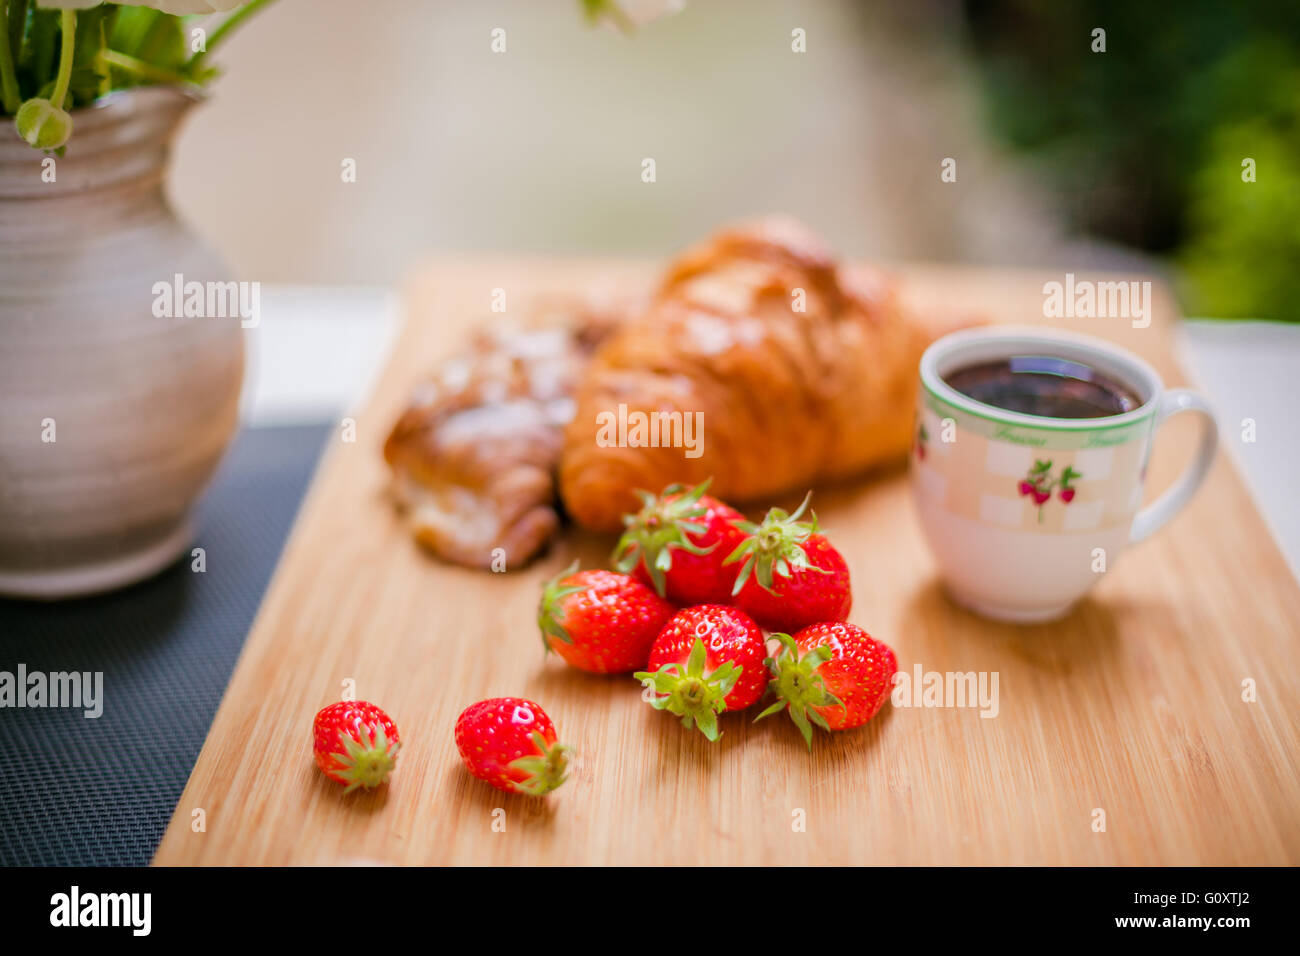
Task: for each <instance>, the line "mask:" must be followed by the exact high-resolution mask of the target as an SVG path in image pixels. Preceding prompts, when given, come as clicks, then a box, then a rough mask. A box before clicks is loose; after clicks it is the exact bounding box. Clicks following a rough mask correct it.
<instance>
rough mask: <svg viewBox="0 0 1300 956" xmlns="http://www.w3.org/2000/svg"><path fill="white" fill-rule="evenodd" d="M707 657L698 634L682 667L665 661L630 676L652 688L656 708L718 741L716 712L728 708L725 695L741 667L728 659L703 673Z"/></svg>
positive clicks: (739, 673) (730, 688)
mask: <svg viewBox="0 0 1300 956" xmlns="http://www.w3.org/2000/svg"><path fill="white" fill-rule="evenodd" d="M707 658H708V652H707V651H705V649H704V642H703V641H701V640H700V639H699V638H698V637H697V638H696V639H695V643H694V644H693V645H692V646H691V653H690V656H689V657H688V658H687V659H686V666H685V667H684V668H683V667H682V665H681V664H676V663H673V664H664V665H663V666H662V667H660V668H659V670H657V671H653V672H651V671H638V672H637V673H635V674H633V675H632V676H633V677H635V678H636V679H637V680H639V681H640V682H641V683H642V685H643V686H645V687H646V688H651V689H653V690H654V691H655V696H653V697H651V698H650V701H649V703H650V706H652V707H654V708H655V710H666V711H668V712H669V713H670V714H675V715H677V716H678V717H680V718H681V719H682V726H684V727H686V728H687V729H688V730H689V729H690V728H692V727H696V728H698V729H699V731H700V733H702V734H704V736H705V737H707V738H708V739H709V740H717V739H718V736H719V732H718V715H719V714H721V713H722V712H723V711H724V710H726V709H727V700H726V698H727V695H728V694H730V693H731V690H732V688H733V687H735V686H736V681H738V680H740V675H741V674H742V673H743V672H744V668H743V667H740V666H738V665H737V664H735V663H733V662H731V661H727V662H726V663H725V664H723V665H722V666H720V667H718V668H715V669H714V670H713V671H711V672H710V673H708V674H706V673H705V672H704V665H705V663H706V661H707Z"/></svg>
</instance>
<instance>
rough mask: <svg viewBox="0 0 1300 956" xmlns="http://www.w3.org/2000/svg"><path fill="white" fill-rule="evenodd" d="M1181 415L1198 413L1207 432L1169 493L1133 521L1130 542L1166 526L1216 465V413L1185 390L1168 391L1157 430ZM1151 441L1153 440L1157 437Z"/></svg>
mask: <svg viewBox="0 0 1300 956" xmlns="http://www.w3.org/2000/svg"><path fill="white" fill-rule="evenodd" d="M1180 412H1197V413H1199V414H1200V415H1201V416H1202V417H1203V418H1204V419H1205V430H1204V431H1202V432H1201V444H1200V447H1199V448H1197V450H1196V458H1195V459H1194V460H1193V461H1192V463H1191V464H1190V465H1189V466H1188V467H1187V470H1186V471H1184V472H1183V473H1182V475H1181V476H1179V478H1178V480H1177V481H1176V482H1174V484H1173V486H1172V487H1170V489H1169V490H1168V491H1166V492H1165V493H1164V494H1163V495H1161V496H1160V497H1159V498H1157V499H1156V500H1155V501H1153V502H1151V504H1149V505H1147V506H1146V507H1145V508H1143V509H1142V510H1141V511H1139V512H1138V513H1137V516H1136V517H1134V519H1133V529H1132V531H1131V532H1130V533H1129V541H1130V542H1137V541H1141V540H1142V539H1143V538H1148V537H1150V536H1151V535H1152V533H1154V532H1155V531H1158V530H1159V529H1160V528H1162V527H1164V525H1165V523H1166V522H1167V521H1168V520H1169V519H1170V518H1172V517H1173V516H1174V515H1176V514H1177V513H1178V512H1179V511H1181V510H1182V507H1183V505H1185V504H1187V502H1188V501H1190V500H1191V498H1192V495H1194V494H1196V489H1197V488H1199V487H1201V482H1202V481H1204V480H1205V476H1206V474H1208V473H1209V470H1210V465H1211V464H1213V463H1214V452H1215V449H1216V448H1218V446H1219V426H1218V424H1217V423H1216V422H1215V421H1214V411H1213V410H1212V409H1211V408H1210V405H1209V403H1208V402H1206V400H1205V399H1203V398H1201V396H1200V395H1197V394H1196V393H1195V392H1192V391H1189V390H1187V389H1185V388H1173V389H1170V390H1169V391H1167V392H1165V394H1164V395H1163V396H1162V397H1161V399H1160V407H1159V409H1157V411H1156V421H1155V426H1154V427H1155V428H1156V429H1158V428H1159V427H1160V426H1161V425H1162V424H1163V423H1164V422H1165V420H1166V419H1168V418H1171V417H1172V416H1174V415H1177V414H1179V413H1180ZM1152 440H1153V441H1154V436H1153V439H1152Z"/></svg>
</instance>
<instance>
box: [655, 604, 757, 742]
mask: <svg viewBox="0 0 1300 956" xmlns="http://www.w3.org/2000/svg"><path fill="white" fill-rule="evenodd" d="M766 653H767V648H766V646H765V645H764V644H763V632H762V631H760V630H759V628H758V625H757V624H755V623H754V622H753V620H752V619H751V618H750V617H749V615H748V614H746V613H745V612H744V611H741V610H738V609H737V608H734V607H726V606H724V605H721V604H702V605H700V606H698V607H688V608H685V609H684V610H681V611H678V612H677V613H676V614H674V615H673V618H672V620H670V621H669V622H668V624H667V625H665V627H664V629H663V633H661V634H660V635H659V637H658V638H657V639H656V640H655V643H654V647H652V648H651V649H650V663H649V664H648V665H647V666H648V670H644V671H639V672H638V673H637V674H635V675H634V676H635V677H636V679H637V680H639V681H641V683H642V684H643V685H645V687H646V689H647V690H650V689H653V690H654V692H655V694H654V696H653V697H650V698H648V702H649V703H650V704H651V705H652V706H653V707H654V708H655V709H656V710H666V711H668V712H669V713H670V714H676V715H677V716H678V717H680V718H682V723H683V724H684V725H685V726H686V727H692V726H694V727H698V728H699V729H700V732H701V733H703V734H704V736H705V737H708V738H709V739H710V740H717V739H718V721H717V716H718V714H720V713H722V712H723V711H724V710H744V709H745V708H746V707H748V706H750V705H751V704H753V703H754V702H755V701H757V700H758V699H759V698H760V697H762V696H763V689H764V687H765V686H766V685H767V672H766V670H765V669H764V667H763V658H764V656H765V655H766Z"/></svg>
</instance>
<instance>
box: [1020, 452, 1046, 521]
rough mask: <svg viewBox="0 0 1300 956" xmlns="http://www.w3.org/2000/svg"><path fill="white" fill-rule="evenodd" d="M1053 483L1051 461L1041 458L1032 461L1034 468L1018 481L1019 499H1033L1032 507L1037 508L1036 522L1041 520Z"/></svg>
mask: <svg viewBox="0 0 1300 956" xmlns="http://www.w3.org/2000/svg"><path fill="white" fill-rule="evenodd" d="M1053 484H1055V482H1054V481H1053V480H1052V460H1051V459H1050V458H1048V459H1046V460H1044V459H1042V458H1035V459H1034V467H1032V468H1030V469H1029V471H1028V473H1027V474H1026V475H1025V477H1024V478H1022V479H1021V480H1020V484H1019V486H1018V489H1019V491H1020V497H1022V498H1025V497H1031V498H1033V499H1034V505H1035V506H1036V507H1037V508H1038V520H1039V521H1042V520H1043V505H1045V504H1046V503H1047V502H1048V501H1049V500H1050V499H1051V497H1052V486H1053Z"/></svg>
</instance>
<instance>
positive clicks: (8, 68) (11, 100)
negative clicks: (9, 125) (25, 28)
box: [0, 0, 23, 116]
mask: <svg viewBox="0 0 1300 956" xmlns="http://www.w3.org/2000/svg"><path fill="white" fill-rule="evenodd" d="M8 7H9V4H8V2H6V0H0V24H3V25H4V34H3V35H0V94H3V98H4V100H3V102H4V108H5V112H6V113H8V114H10V115H11V116H12V115H13V114H14V113H17V112H18V107H20V106H22V105H23V104H22V94H20V93H19V92H18V76H17V74H16V73H14V53H13V49H12V48H11V47H10V46H9V9H8Z"/></svg>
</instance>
